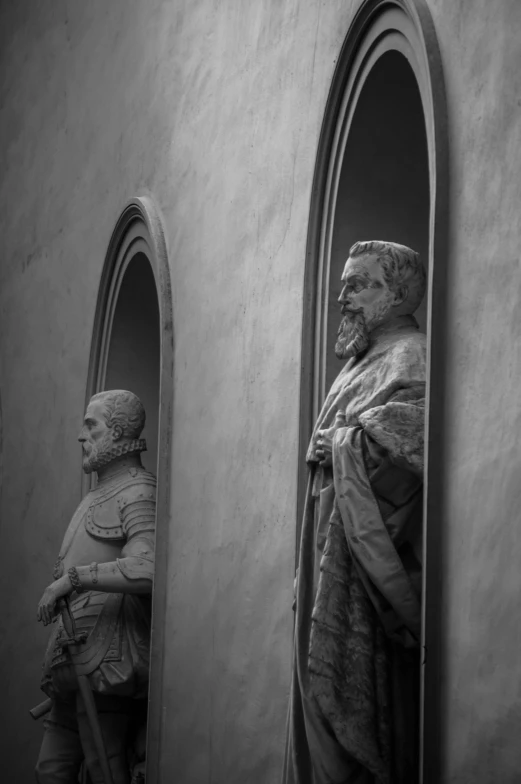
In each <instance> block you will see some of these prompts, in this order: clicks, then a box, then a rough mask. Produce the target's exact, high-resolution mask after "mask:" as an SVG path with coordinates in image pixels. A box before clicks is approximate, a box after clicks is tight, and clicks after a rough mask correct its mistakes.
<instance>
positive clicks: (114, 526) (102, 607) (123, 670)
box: [41, 468, 156, 698]
mask: <svg viewBox="0 0 521 784" xmlns="http://www.w3.org/2000/svg"><path fill="white" fill-rule="evenodd" d="M155 499H156V479H155V477H154V476H153V475H152V474H150V473H148V472H147V471H145V470H144V469H143V468H140V469H136V468H131V469H124V470H122V471H121V472H120V473H119V474H117V475H115V476H112V477H110V479H108V480H107V481H105V482H103V481H101V482H99V483H98V485H97V487H96V488H95V489H94V490H92V491H91V492H90V493H88V494H87V495H86V496H85V498H84V499H83V501H82V502H81V504H80V505H79V507H78V509H77V510H76V513H75V515H74V517H73V518H72V521H71V523H70V525H69V528H68V530H67V532H66V534H65V538H64V540H63V545H62V549H61V552H60V556H59V558H58V561H57V564H56V568H55V574H54V576H55V579H57V578H58V577H60V576H61V574H63V573H64V571H65V570H66V569H68V568H69V567H70V566H75V565H88V564H89V563H92V566H91V575H92V577H93V580H95V579H96V564H98V563H107V562H114V561H115V562H116V563H117V566H118V568H119V569H120V571H121V572H122V573H123V574H124V575H125V577H126V578H127V579H128V580H133V579H147V580H150V592H152V579H153V575H154V529H155V507H156V502H155ZM71 611H72V614H73V616H74V619H75V621H76V626H77V629H78V631H80V632H81V631H84V632H87V634H88V637H87V640H86V642H85V643H83V644H82V645H80V646H79V648H80V650H79V652H78V654H77V655H75V663H76V665H77V667H78V671H79V672H80V673H81V674H84V675H89V678H90V681H91V686H92V688H93V690H94V691H95V692H97V693H99V694H107V695H117V696H121V697H134V698H141V697H146V694H147V688H148V670H149V646H150V597H149V596H138V595H133V594H122V593H102V592H100V591H85V592H82V593H79V594H77V593H73V594H72V595H71ZM64 636H66V635H65V632H64V629H63V623H62V620H61V617H60V619H59V620H57V621H56V622H55V628H54V630H53V633H52V634H51V638H50V640H49V645H48V647H47V653H46V656H45V660H44V664H43V678H42V684H41V688H42V690H43V691H44V692H46V694H48V695H49V696H50V697H62V698H67V696H68V694H70V692H72V691H74V690H75V689H76V688H77V680H76V676H75V673H74V671H73V668H72V665H71V664H70V658H69V655H68V653H67V652H66V651H65V650H63V649H62V646H61V645H60V640H61V638H62V637H64Z"/></svg>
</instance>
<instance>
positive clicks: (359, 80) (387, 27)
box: [297, 0, 450, 784]
mask: <svg viewBox="0 0 521 784" xmlns="http://www.w3.org/2000/svg"><path fill="white" fill-rule="evenodd" d="M393 51H396V52H399V53H400V54H401V55H403V56H404V57H405V58H406V60H407V61H408V63H409V65H410V67H411V69H412V71H413V73H414V76H415V78H416V81H417V85H418V89H419V93H420V97H421V103H422V108H423V114H424V119H425V130H426V137H427V150H428V162H429V194H430V214H429V258H428V267H429V272H428V284H429V285H428V302H427V332H428V335H429V337H430V340H429V347H428V369H427V399H426V412H427V416H426V423H425V444H426V450H425V451H426V455H425V500H424V590H423V641H422V645H423V667H422V705H421V717H422V719H421V723H422V726H421V733H420V734H421V770H422V781H423V782H424V784H428V783H429V784H430V782H432V784H435V782H438V781H439V780H441V778H440V776H441V760H442V757H443V748H442V746H443V739H442V729H441V719H442V716H443V700H442V694H441V690H440V688H439V680H440V678H441V676H442V672H443V669H442V668H443V637H442V630H443V624H442V611H443V596H442V582H441V564H442V562H443V529H442V525H441V520H442V511H443V486H444V485H443V473H444V472H443V465H444V454H445V445H444V441H443V427H442V423H443V421H444V400H445V381H446V379H445V356H446V345H447V335H446V324H445V317H444V314H445V312H446V307H445V304H446V281H447V275H448V257H449V253H448V250H449V249H448V240H449V163H450V161H449V145H448V117H447V104H446V96H445V86H444V78H443V67H442V61H441V55H440V50H439V47H438V42H437V37H436V32H435V28H434V24H433V21H432V17H431V15H430V11H429V9H428V7H427V4H426V3H425V2H424V0H364V2H362V3H361V4H360V5H359V7H358V10H357V12H356V14H355V16H354V18H353V21H352V23H351V26H350V28H349V31H348V34H347V36H346V39H345V41H344V45H343V47H342V50H341V53H340V56H339V60H338V63H337V66H336V70H335V74H334V76H333V81H332V85H331V89H330V93H329V96H328V100H327V104H326V110H325V114H324V121H323V125H322V129H321V135H320V140H319V145H318V152H317V160H316V165H315V174H314V180H313V187H312V194H311V204H310V218H309V226H308V237H307V249H306V268H305V281H304V312H303V329H302V364H301V398H300V446H299V452H300V461H299V465H300V466H301V467H305V454H306V449H307V444H308V443H309V438H310V435H311V431H312V426H313V422H314V420H315V419H316V416H317V415H318V410H319V407H320V405H321V403H322V401H323V399H324V395H325V388H324V387H325V376H326V373H325V366H326V356H327V354H326V338H327V305H328V292H329V270H330V256H331V243H332V235H333V225H334V217H335V205H336V199H337V194H338V187H339V180H340V173H341V169H342V163H343V158H344V151H345V148H346V144H347V140H348V137H349V131H350V128H351V124H352V121H353V117H354V114H355V111H356V108H357V103H358V99H359V97H360V95H361V93H362V91H363V87H364V84H365V83H366V80H367V78H368V76H369V74H370V73H371V69H372V67H373V66H374V65H375V63H376V62H377V61H378V60H379V59H380V57H382V56H383V55H384V54H385V53H387V52H393ZM306 481H307V476H306V472H305V470H301V471H300V473H299V493H298V499H299V500H298V505H297V506H298V509H297V514H298V518H297V520H298V522H297V547H298V541H299V539H300V521H301V520H302V514H303V500H304V497H305V484H306Z"/></svg>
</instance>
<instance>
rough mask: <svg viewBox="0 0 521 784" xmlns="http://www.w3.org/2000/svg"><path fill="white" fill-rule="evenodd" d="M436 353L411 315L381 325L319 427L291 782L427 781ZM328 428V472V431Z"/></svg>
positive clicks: (302, 591)
mask: <svg viewBox="0 0 521 784" xmlns="http://www.w3.org/2000/svg"><path fill="white" fill-rule="evenodd" d="M425 353H426V352H425V336H424V335H422V334H421V333H419V332H418V328H417V324H416V322H415V320H414V318H413V317H412V316H401V317H399V318H396V319H395V320H394V321H392V322H389V323H388V324H386V325H385V326H383V327H380V328H379V329H377V330H375V331H374V333H372V335H371V344H370V346H369V349H368V350H367V352H366V353H365V354H363V355H362V356H361V357H357V358H353V359H351V360H349V361H348V362H347V363H346V365H345V366H344V368H343V370H342V371H341V373H340V374H339V376H338V377H337V379H336V381H335V382H334V384H333V386H332V388H331V391H330V393H329V395H328V397H327V399H326V402H325V404H324V406H323V408H322V411H321V413H320V416H319V418H318V421H317V424H316V427H315V431H314V434H313V438H312V440H311V444H310V447H309V450H308V455H307V459H308V462H309V464H310V479H309V484H308V493H307V499H306V507H305V515H304V521H303V528H302V538H301V545H300V555H299V571H298V580H297V596H296V630H295V664H294V671H293V684H292V695H291V708H290V736H289V749H288V751H289V754H288V756H287V760H286V771H285V781H286V782H287V784H290V782H291V783H292V784H351V782H352V783H353V784H354V783H355V782H356V783H357V784H414V782H415V781H416V780H417V757H416V752H417V739H416V733H417V724H418V722H417V711H418V705H419V691H418V686H419V642H420V634H421V620H420V607H421V604H420V601H421V599H420V591H421V522H422V521H421V512H422V471H423V424H424V398H425ZM329 428H331V433H332V435H333V466H332V468H322V467H320V466H319V465H318V463H317V457H316V453H315V448H316V437H317V431H318V430H319V429H320V430H324V429H329ZM312 771H314V773H313V772H312Z"/></svg>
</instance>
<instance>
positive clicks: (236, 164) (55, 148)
mask: <svg viewBox="0 0 521 784" xmlns="http://www.w3.org/2000/svg"><path fill="white" fill-rule="evenodd" d="M352 7H353V3H352V2H345V0H335V2H331V3H327V4H325V5H324V4H323V3H321V2H319V1H318V0H313V2H309V3H306V4H302V3H300V2H297V0H292V1H291V2H279V0H264V1H263V2H258V3H253V4H252V3H249V4H247V3H242V2H239V0H227V2H218V3H214V2H207V1H206V0H204V1H203V0H198V1H197V2H194V1H193V0H190V1H189V0H182V1H181V0H176V2H171V1H169V2H159V0H149V2H147V3H138V2H136V1H135V0H130V1H129V0H117V1H114V2H110V3H106V2H103V1H102V0H94V2H89V3H83V4H78V3H75V2H70V1H68V2H65V0H58V1H57V2H53V3H52V4H40V3H36V2H33V1H32V0H21V1H20V2H18V3H16V4H14V3H11V2H4V3H2V4H1V5H0V36H1V38H2V40H1V46H0V51H1V62H0V80H1V81H0V105H1V106H2V114H1V118H0V119H1V123H0V156H1V178H0V214H1V215H2V232H1V239H0V242H1V261H0V334H1V339H2V348H1V359H0V362H1V365H0V374H1V375H0V379H1V380H0V394H1V397H2V406H3V413H4V423H3V424H4V462H5V476H4V483H3V484H4V486H3V494H2V511H1V517H2V526H1V532H0V536H1V542H2V565H1V569H0V581H1V590H2V595H3V597H4V599H3V605H2V618H1V624H2V632H3V635H2V636H3V640H4V643H3V648H2V652H1V659H0V672H1V678H2V686H1V694H2V696H3V699H4V700H5V702H6V704H8V705H9V706H10V707H9V711H10V721H9V723H8V726H7V727H6V729H5V731H4V733H3V735H2V768H3V770H4V771H6V770H7V771H8V772H9V774H10V776H11V779H12V780H20V781H30V780H31V777H32V772H31V768H32V765H33V760H34V758H35V756H36V753H37V748H38V742H39V737H40V733H41V723H40V724H38V725H36V724H34V723H33V722H32V720H31V719H30V718H29V716H28V714H27V709H28V708H29V707H31V706H32V705H33V704H34V703H35V702H38V701H39V699H40V697H41V696H43V695H41V694H40V693H39V691H38V682H39V671H40V661H41V657H42V654H43V649H44V646H45V641H46V638H47V632H46V631H45V630H44V629H43V628H40V627H39V625H38V624H37V623H36V620H35V614H36V605H37V602H38V600H39V598H40V594H41V592H42V590H43V588H44V587H45V585H47V584H48V582H49V581H50V576H51V570H52V564H53V562H54V560H55V558H56V554H57V550H58V548H59V544H60V541H61V537H62V534H63V531H64V528H65V526H66V524H67V521H68V519H69V516H70V514H71V513H72V511H73V509H74V506H75V504H76V503H77V501H78V498H79V491H80V477H81V461H80V453H79V447H78V445H77V443H76V436H77V431H78V429H79V424H80V421H81V416H82V407H83V400H84V394H85V384H86V376H87V366H88V352H89V346H90V338H91V330H92V324H93V319H94V309H95V302H96V295H97V287H98V284H99V278H100V274H101V269H102V265H103V259H104V254H105V251H106V247H107V244H108V241H109V238H110V234H111V232H112V229H113V227H114V224H115V222H116V220H117V218H118V215H119V212H120V210H121V209H122V208H123V206H124V204H125V202H126V201H127V199H128V198H130V197H131V196H133V195H135V194H136V193H142V192H149V193H151V194H152V195H153V197H154V198H155V200H156V202H157V203H158V204H159V206H160V209H161V210H162V213H163V216H164V222H165V230H166V237H167V243H168V251H169V257H170V262H171V267H172V283H173V292H174V320H175V323H174V331H175V345H176V349H175V350H176V356H175V362H176V375H175V411H174V415H175V432H174V454H173V466H174V470H173V476H172V517H173V529H172V536H171V552H170V553H169V563H170V574H169V581H168V592H169V594H168V615H167V618H166V619H165V623H166V684H165V694H164V705H165V710H164V728H165V729H164V740H165V744H164V760H163V765H162V774H163V780H165V781H168V780H171V779H173V778H174V777H176V779H177V780H179V781H182V782H183V784H190V782H194V784H195V783H198V782H201V781H214V782H224V781H227V782H243V781H249V782H259V784H264V782H267V781H276V780H277V779H278V777H279V774H280V769H281V765H282V757H283V747H284V729H285V719H286V709H287V699H288V687H289V667H290V660H291V636H292V623H293V616H292V612H291V602H292V583H293V568H294V536H295V509H296V480H297V437H298V398H299V381H300V379H299V374H300V334H301V318H302V286H303V274H304V255H305V243H306V231H307V217H308V209H309V199H310V190H311V182H312V176H313V168H314V162H315V154H316V147H317V142H318V134H319V131H320V125H321V122H322V115H323V110H324V106H325V102H326V98H327V92H328V89H329V84H330V81H331V77H332V74H333V71H334V66H335V60H336V58H337V56H338V52H339V50H340V47H341V44H342V40H343V37H344V35H345V32H346V30H347V27H348V23H349V19H350V16H351V13H352ZM13 585H15V586H16V590H13V587H12V586H13Z"/></svg>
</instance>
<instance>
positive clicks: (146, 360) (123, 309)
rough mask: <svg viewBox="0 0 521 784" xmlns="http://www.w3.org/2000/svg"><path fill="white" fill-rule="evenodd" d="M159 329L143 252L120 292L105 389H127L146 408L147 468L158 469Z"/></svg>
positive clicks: (150, 274)
mask: <svg viewBox="0 0 521 784" xmlns="http://www.w3.org/2000/svg"><path fill="white" fill-rule="evenodd" d="M159 367H160V332H159V304H158V299H157V289H156V284H155V280H154V274H153V272H152V268H151V266H150V262H149V261H148V259H147V257H146V256H145V254H143V253H138V254H136V255H135V256H134V257H133V258H132V260H131V261H130V263H129V265H128V267H127V270H126V272H125V275H124V277H123V281H122V283H121V288H120V291H119V296H118V301H117V304H116V310H115V313H114V321H113V324H112V331H111V336H110V346H109V353H108V360H107V370H106V377H105V388H106V389H128V390H130V391H131V392H134V394H136V395H137V396H138V397H139V398H140V400H141V402H142V403H143V405H144V407H145V411H146V416H147V419H146V425H145V429H144V431H143V437H144V438H146V440H147V447H148V449H147V451H146V452H145V453H144V454H143V456H142V458H143V464H144V466H145V468H147V469H148V470H149V471H152V472H153V473H154V474H155V473H156V470H157V466H156V464H157V439H158V407H159Z"/></svg>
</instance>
